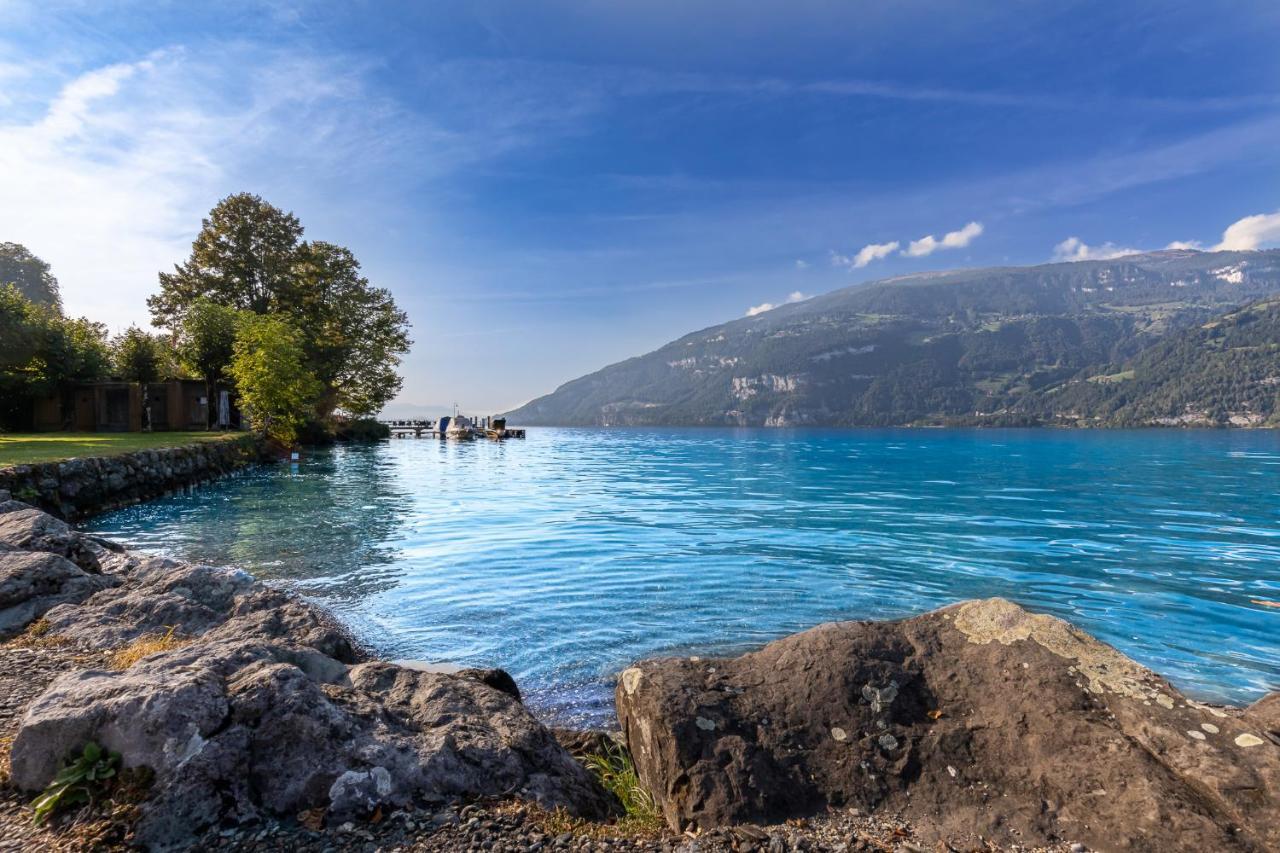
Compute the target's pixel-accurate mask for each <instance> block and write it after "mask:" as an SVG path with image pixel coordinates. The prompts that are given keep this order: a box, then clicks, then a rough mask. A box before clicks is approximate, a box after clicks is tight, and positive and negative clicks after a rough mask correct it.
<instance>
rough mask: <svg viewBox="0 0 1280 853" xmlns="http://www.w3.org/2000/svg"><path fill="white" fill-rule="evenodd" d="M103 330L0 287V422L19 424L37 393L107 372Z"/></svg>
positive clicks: (10, 288) (27, 416)
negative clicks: (64, 315)
mask: <svg viewBox="0 0 1280 853" xmlns="http://www.w3.org/2000/svg"><path fill="white" fill-rule="evenodd" d="M110 364H111V358H110V351H109V350H108V347H107V330H106V327H105V326H103V325H102V324H101V323H94V322H91V321H89V320H86V319H84V318H76V319H73V318H69V317H63V316H62V315H61V314H59V313H58V312H57V311H56V310H55V309H53V308H52V307H50V306H48V305H43V304H37V303H35V302H32V301H31V300H30V299H27V298H26V297H25V296H24V295H23V294H22V293H21V291H19V290H18V288H17V287H16V286H15V285H11V284H10V285H3V286H0V424H2V425H3V426H5V427H7V428H10V429H18V428H23V427H25V426H27V425H28V422H29V421H30V417H31V404H32V401H33V400H34V399H35V398H37V397H43V396H47V395H50V394H54V393H56V392H58V391H59V390H61V389H62V388H63V387H64V386H66V385H67V384H70V383H73V382H90V381H93V380H95V379H101V378H103V377H105V376H106V375H107V374H108V373H109V372H110Z"/></svg>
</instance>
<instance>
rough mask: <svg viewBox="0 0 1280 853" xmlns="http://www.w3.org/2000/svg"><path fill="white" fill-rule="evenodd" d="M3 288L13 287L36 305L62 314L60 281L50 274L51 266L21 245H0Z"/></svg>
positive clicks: (1, 282) (0, 282) (0, 276)
mask: <svg viewBox="0 0 1280 853" xmlns="http://www.w3.org/2000/svg"><path fill="white" fill-rule="evenodd" d="M4 284H12V285H13V286H14V287H16V288H17V289H18V292H19V293H21V294H22V295H23V296H25V297H26V298H27V299H29V300H31V301H32V302H34V303H36V304H37V305H43V306H45V307H46V308H50V309H52V310H54V311H61V310H62V299H61V297H60V296H59V294H58V280H57V279H56V278H54V277H53V273H51V272H50V271H49V265H48V264H47V263H45V262H44V261H42V260H40V259H39V258H37V257H36V256H35V255H33V254H31V252H30V251H29V250H28V249H27V247H26V246H23V245H22V244H21V243H0V285H4Z"/></svg>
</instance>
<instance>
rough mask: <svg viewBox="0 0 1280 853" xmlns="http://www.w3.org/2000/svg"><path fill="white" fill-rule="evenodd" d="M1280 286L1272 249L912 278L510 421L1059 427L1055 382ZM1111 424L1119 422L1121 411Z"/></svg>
mask: <svg viewBox="0 0 1280 853" xmlns="http://www.w3.org/2000/svg"><path fill="white" fill-rule="evenodd" d="M1276 295H1280V251H1277V250H1273V251H1259V252H1212V253H1209V252H1194V251H1182V250H1178V251H1164V252H1153V253H1149V254H1141V255H1131V256H1127V257H1123V258H1116V259H1114V260H1108V261H1083V262H1075V263H1060V264H1044V265H1040V266H1033V267H1008V268H991V269H977V270H956V271H952V272H943V273H924V274H920V275H912V276H903V277H900V278H894V279H887V280H884V281H878V282H871V283H867V284H862V285H855V286H853V287H849V288H845V289H842V290H837V291H834V292H832V293H828V294H824V295H822V296H819V297H816V298H814V299H811V300H808V301H806V302H801V303H796V304H792V305H786V306H783V307H781V308H777V309H775V310H773V311H769V312H766V313H764V314H761V315H758V316H755V317H748V318H742V319H738V320H734V321H732V322H729V323H725V324H723V325H720V326H715V327H712V328H710V329H704V330H702V331H699V332H695V333H693V334H690V335H686V336H685V337H683V338H680V339H679V340H676V341H673V342H672V343H670V344H667V345H666V346H664V347H662V348H660V349H658V350H656V351H654V352H652V353H649V354H647V355H643V356H639V357H637V358H632V359H628V360H627V361H623V362H620V363H618V364H614V365H611V366H609V367H606V368H604V369H603V370H599V371H597V372H595V373H592V374H590V375H588V376H584V377H582V378H580V379H575V380H573V381H571V382H568V383H566V384H564V385H562V386H561V387H560V388H558V389H557V390H556V391H555V392H553V393H551V394H548V395H546V396H544V397H540V398H538V399H537V400H534V401H532V402H531V403H529V404H527V405H525V406H523V407H521V408H520V409H517V410H516V411H514V412H512V413H510V418H511V420H512V421H513V422H518V423H521V424H534V425H536V424H582V425H620V424H708V425H711V424H741V425H768V426H788V425H802V424H815V425H819V424H821V425H894V424H912V423H933V422H944V423H966V422H979V423H1035V422H1040V421H1042V420H1044V419H1049V420H1053V421H1055V422H1061V421H1063V420H1066V418H1064V417H1062V416H1060V415H1059V413H1058V411H1057V409H1056V406H1057V401H1056V400H1054V399H1052V398H1051V397H1050V396H1048V394H1047V393H1046V392H1048V391H1049V389H1065V388H1066V387H1067V386H1066V385H1065V383H1068V382H1069V381H1071V380H1073V379H1075V378H1077V377H1082V376H1091V375H1095V374H1097V373H1099V372H1100V371H1102V370H1104V369H1110V366H1112V365H1123V364H1126V363H1127V362H1129V361H1130V360H1131V359H1133V358H1135V357H1136V356H1138V355H1139V354H1140V353H1142V352H1143V351H1144V350H1146V349H1147V348H1149V347H1151V346H1153V345H1154V344H1156V343H1157V342H1160V341H1162V340H1165V339H1169V340H1173V339H1172V338H1168V336H1169V335H1171V334H1175V335H1176V333H1178V332H1181V331H1183V330H1186V329H1191V328H1199V327H1202V326H1203V325H1204V324H1205V323H1207V322H1209V321H1210V320H1212V319H1213V318H1215V317H1218V316H1220V315H1223V314H1226V313H1228V312H1231V311H1233V310H1236V309H1238V308H1241V307H1243V306H1245V305H1247V304H1250V303H1253V302H1256V301H1258V300H1260V299H1265V298H1267V297H1271V296H1276ZM1188 340H1190V339H1188ZM1188 345H1190V343H1188ZM1116 372H1119V371H1116ZM1092 384H1093V385H1099V384H1100V383H1099V382H1094V383H1092ZM1061 393H1062V394H1063V395H1064V396H1061V397H1060V398H1059V399H1060V400H1062V401H1071V404H1072V405H1076V403H1075V401H1076V397H1074V396H1072V395H1077V394H1081V393H1082V392H1081V391H1078V390H1075V389H1074V388H1071V390H1070V392H1069V393H1068V391H1067V390H1063V391H1062V392H1061ZM1085 396H1086V397H1087V396H1088V395H1087V394H1085ZM1093 399H1095V398H1093V397H1089V399H1088V400H1085V399H1084V398H1083V397H1082V398H1080V400H1079V405H1081V406H1086V405H1092V403H1090V402H1089V401H1091V400H1093ZM1098 399H1100V398H1098ZM1099 405H1101V403H1099ZM1124 405H1130V404H1129V403H1126V404H1124ZM1134 411H1136V410H1134ZM1073 413H1074V414H1075V415H1078V416H1080V417H1083V418H1085V419H1088V418H1092V417H1093V415H1094V413H1093V412H1090V411H1075V412H1073ZM1111 414H1115V413H1114V412H1113V413H1111ZM1103 420H1105V421H1106V422H1111V420H1110V414H1109V415H1108V418H1106V419H1103ZM1096 422H1102V421H1096Z"/></svg>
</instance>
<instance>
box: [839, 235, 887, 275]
mask: <svg viewBox="0 0 1280 853" xmlns="http://www.w3.org/2000/svg"><path fill="white" fill-rule="evenodd" d="M900 245H902V244H901V243H899V242H898V241H897V240H893V241H892V242H889V243H868V244H867V245H865V246H863V247H862V248H861V249H859V250H858V253H857V254H856V255H853V256H852V257H851V256H849V255H841V254H839V253H837V252H832V253H831V263H832V265H834V266H837V267H849V268H850V269H862V268H863V267H865V266H866V265H867V264H869V263H871V262H872V261H878V260H880V259H881V258H887V257H889V255H892V254H893V253H894V252H896V251H897V250H898V246H900Z"/></svg>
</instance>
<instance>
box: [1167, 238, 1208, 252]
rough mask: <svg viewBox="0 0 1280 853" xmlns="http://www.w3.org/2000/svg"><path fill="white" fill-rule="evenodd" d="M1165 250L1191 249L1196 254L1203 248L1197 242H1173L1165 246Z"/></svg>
mask: <svg viewBox="0 0 1280 853" xmlns="http://www.w3.org/2000/svg"><path fill="white" fill-rule="evenodd" d="M1165 248H1166V249H1193V250H1195V251H1197V252H1198V251H1200V249H1201V248H1203V246H1202V244H1201V243H1200V241H1199V240H1174V241H1173V242H1172V243H1170V244H1169V245H1167V246H1165Z"/></svg>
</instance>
